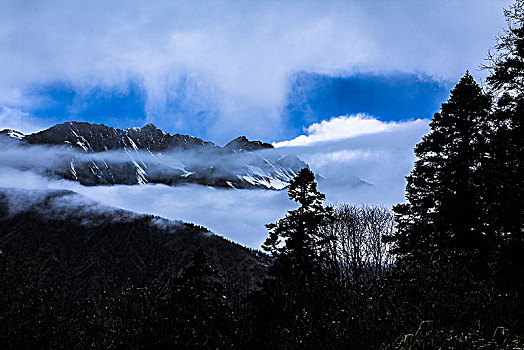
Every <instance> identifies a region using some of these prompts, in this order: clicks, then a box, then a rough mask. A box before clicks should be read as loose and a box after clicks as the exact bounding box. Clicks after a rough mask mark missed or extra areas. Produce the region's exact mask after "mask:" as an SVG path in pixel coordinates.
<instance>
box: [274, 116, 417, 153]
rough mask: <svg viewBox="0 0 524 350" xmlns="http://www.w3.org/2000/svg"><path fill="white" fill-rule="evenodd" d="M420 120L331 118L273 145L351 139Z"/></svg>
mask: <svg viewBox="0 0 524 350" xmlns="http://www.w3.org/2000/svg"><path fill="white" fill-rule="evenodd" d="M421 122H423V121H421V120H420V119H418V120H415V121H408V122H383V121H380V120H378V119H375V118H373V117H371V116H367V115H365V114H357V115H350V116H341V117H333V118H331V119H330V120H323V121H322V122H320V123H314V124H311V125H310V126H309V127H308V128H307V129H306V130H305V131H306V134H307V135H300V136H298V137H296V138H294V139H293V140H289V141H282V142H276V143H273V146H275V147H286V146H303V145H307V144H309V143H312V142H319V141H331V140H339V139H346V138H351V137H355V136H359V135H365V134H374V133H377V132H384V131H391V130H393V129H395V128H404V127H406V125H409V124H420V123H421Z"/></svg>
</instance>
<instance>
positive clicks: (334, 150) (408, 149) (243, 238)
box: [0, 117, 429, 248]
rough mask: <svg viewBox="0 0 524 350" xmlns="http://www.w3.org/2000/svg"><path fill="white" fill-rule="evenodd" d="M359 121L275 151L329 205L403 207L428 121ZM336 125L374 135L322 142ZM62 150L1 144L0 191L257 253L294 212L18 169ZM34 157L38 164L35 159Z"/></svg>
mask: <svg viewBox="0 0 524 350" xmlns="http://www.w3.org/2000/svg"><path fill="white" fill-rule="evenodd" d="M359 120H360V119H351V118H350V117H340V118H334V119H333V120H332V121H331V123H332V124H330V123H329V122H327V123H324V124H323V125H324V127H323V128H313V129H312V130H317V129H318V130H324V132H325V133H324V136H325V137H324V139H323V140H324V141H316V142H309V143H307V144H302V145H298V146H289V147H281V148H279V150H278V151H279V152H280V153H282V154H296V155H297V156H299V157H300V158H301V159H303V160H304V161H306V162H307V163H308V164H309V165H310V167H311V168H312V170H313V171H314V172H315V173H316V174H318V175H320V176H319V178H318V182H319V189H320V191H322V192H324V193H325V194H326V199H327V202H328V203H336V202H338V203H340V202H345V203H352V204H359V203H360V204H380V205H387V206H390V205H393V204H395V203H399V202H403V200H404V187H405V179H404V177H405V176H406V175H407V174H408V173H409V171H410V170H411V168H412V167H413V161H414V159H415V157H414V154H413V147H414V146H415V144H416V143H417V142H419V141H420V139H421V137H422V136H423V135H424V134H425V133H427V131H428V129H429V128H428V123H429V121H428V120H416V121H410V122H404V123H400V122H399V123H394V124H391V123H383V122H380V121H377V120H373V119H372V118H370V117H366V118H365V119H361V120H360V121H359ZM341 123H347V125H353V124H355V123H362V125H363V126H367V125H371V129H367V130H368V131H369V130H373V133H369V132H362V130H364V131H366V130H365V128H359V129H358V130H360V131H361V132H360V133H359V134H353V136H352V137H349V138H348V137H346V138H340V137H339V136H340V135H339V134H336V133H335V134H333V135H331V139H329V140H326V138H327V135H328V133H327V132H328V131H329V130H331V126H332V125H336V126H338V127H339V128H342V129H344V126H343V125H339V124H341ZM377 125H378V127H377ZM326 130H327V131H326ZM65 151H66V150H65V149H63V148H50V147H41V146H37V147H36V148H35V147H20V148H15V149H13V150H8V149H6V148H2V147H1V145H0V187H17V188H30V189H67V190H72V191H75V192H78V193H80V194H82V195H84V196H86V197H88V198H90V199H92V200H95V201H98V202H102V203H104V204H106V205H111V206H114V207H117V208H123V209H127V210H132V211H135V212H138V213H148V214H154V215H159V216H162V217H166V218H169V219H174V220H183V221H187V222H193V223H196V224H199V225H203V226H206V227H207V228H209V229H210V230H212V231H213V232H215V233H217V234H220V235H223V236H225V237H227V238H230V239H233V240H235V241H237V242H239V243H241V244H245V245H248V246H250V247H254V248H259V247H260V244H261V243H262V242H263V241H264V239H265V238H266V236H267V231H266V229H265V227H264V225H265V224H267V223H271V222H275V221H276V220H278V219H279V218H281V217H283V216H284V215H285V213H286V211H287V210H290V209H292V208H294V207H295V206H296V205H295V203H293V202H290V201H289V199H288V197H287V193H286V191H280V192H277V191H264V190H224V189H216V188H211V187H206V186H180V187H169V186H165V185H151V184H149V185H135V186H95V187H86V186H82V185H80V184H78V183H75V182H69V181H65V180H52V179H49V178H46V177H43V176H42V175H38V174H36V173H35V172H33V171H29V170H26V171H22V170H21V169H32V168H35V167H39V166H42V164H46V165H50V164H53V162H60V161H62V160H61V159H60V158H63V154H64V153H63V152H65ZM36 153H37V154H39V157H35V154H36ZM115 156H118V154H117V153H111V152H109V153H108V154H106V155H104V154H99V155H98V157H101V158H100V159H109V158H111V157H115ZM104 157H105V158H104ZM108 157H109V158H108ZM56 158H58V159H56ZM111 159H112V158H111ZM168 160H169V159H167V158H166V161H168ZM173 161H174V160H173Z"/></svg>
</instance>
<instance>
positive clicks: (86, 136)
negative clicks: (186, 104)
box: [0, 122, 307, 190]
mask: <svg viewBox="0 0 524 350" xmlns="http://www.w3.org/2000/svg"><path fill="white" fill-rule="evenodd" d="M0 136H3V137H2V139H3V141H4V142H6V140H7V141H8V142H7V143H8V144H9V145H14V146H15V147H21V148H24V147H28V146H33V147H39V146H44V147H59V148H60V149H61V156H60V158H61V159H60V161H59V162H58V165H56V164H54V165H53V166H46V165H43V166H42V167H41V169H33V170H35V171H37V172H39V173H42V174H45V175H47V176H53V177H58V178H63V179H67V180H72V181H78V182H80V183H82V184H84V185H89V186H94V185H112V184H124V185H133V184H145V183H162V184H167V185H173V186H174V185H181V184H189V183H193V184H200V185H206V186H213V187H226V188H228V187H229V188H263V189H273V190H281V189H283V188H285V187H287V185H288V184H289V182H290V181H291V180H292V179H293V177H294V176H295V175H296V173H297V172H298V171H299V170H300V169H301V168H303V167H307V164H305V163H304V162H302V161H301V160H300V159H299V158H297V157H296V156H291V155H281V154H280V153H279V152H278V151H277V150H276V149H275V148H274V147H273V146H272V145H271V144H268V143H264V142H260V141H250V140H248V139H247V138H246V137H245V136H240V137H238V138H236V139H234V140H232V141H231V142H229V143H228V144H227V145H225V146H224V147H220V146H218V145H216V144H214V143H212V142H206V141H203V140H201V139H199V138H197V137H193V136H189V135H180V134H174V135H171V134H169V133H165V132H164V131H162V130H160V129H158V128H157V127H156V126H154V125H153V124H148V125H145V126H144V127H141V128H128V129H116V128H113V127H108V126H105V125H103V124H91V123H86V122H68V123H63V124H57V125H55V126H53V127H51V128H49V129H46V130H43V131H40V132H37V133H34V134H29V135H24V134H22V133H20V132H18V131H15V130H11V129H5V130H2V131H0ZM64 150H69V151H70V152H69V153H67V152H65V153H66V154H65V156H64ZM25 170H27V169H25Z"/></svg>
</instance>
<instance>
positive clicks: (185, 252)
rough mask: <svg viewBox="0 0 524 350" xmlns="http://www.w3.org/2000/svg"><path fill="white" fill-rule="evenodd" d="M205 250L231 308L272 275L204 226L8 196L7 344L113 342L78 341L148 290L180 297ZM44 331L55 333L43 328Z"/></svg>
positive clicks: (54, 195) (49, 198) (2, 245)
mask: <svg viewBox="0 0 524 350" xmlns="http://www.w3.org/2000/svg"><path fill="white" fill-rule="evenodd" d="M197 251H200V252H202V253H203V254H205V256H206V259H208V260H207V261H208V264H209V267H210V269H212V271H216V277H215V279H216V283H219V284H220V285H221V286H222V289H223V291H222V292H221V293H223V294H222V296H221V298H224V299H223V300H224V302H226V304H227V307H236V305H235V303H238V302H239V301H240V300H242V299H243V298H244V297H245V295H247V293H249V291H250V290H252V289H253V288H254V287H255V286H256V284H257V282H259V281H261V279H262V278H263V277H264V275H265V271H266V266H267V265H266V264H267V263H266V262H265V261H264V258H263V256H260V257H257V256H256V255H255V254H254V253H252V252H251V251H250V250H249V249H246V248H244V247H242V246H240V245H237V244H234V243H231V242H229V241H227V240H224V239H222V238H220V237H217V236H215V235H213V234H212V233H210V232H209V231H208V230H206V229H205V228H203V227H199V226H195V225H192V224H185V223H182V222H172V221H168V220H165V219H160V218H156V217H152V216H146V215H137V214H134V213H131V212H126V211H123V210H116V209H113V208H109V207H103V206H101V205H98V204H96V203H94V202H91V201H89V200H87V199H85V198H83V197H81V196H79V195H78V194H75V193H73V192H69V191H33V190H19V189H1V190H0V272H1V273H0V279H1V283H0V296H1V297H0V300H1V301H0V303H1V304H2V307H1V310H2V313H1V314H0V328H1V329H2V330H3V332H2V336H0V344H3V345H4V346H8V347H11V348H19V347H20V348H33V347H34V346H35V344H39V347H55V346H58V347H66V348H67V347H69V346H72V343H70V342H74V341H78V342H84V341H87V340H86V339H90V340H89V341H93V339H94V338H96V337H98V336H104V335H102V334H98V335H97V333H96V330H94V329H93V332H94V333H91V334H89V335H86V337H88V338H86V339H79V338H78V339H77V337H80V333H82V332H87V330H82V329H80V328H89V327H95V328H96V327H99V326H102V325H101V324H99V322H108V317H109V316H108V315H105V316H101V315H99V317H101V318H98V319H85V317H88V318H89V317H91V316H89V315H94V314H96V313H97V312H101V310H99V309H98V307H99V306H100V305H101V303H102V304H103V305H104V310H106V309H105V307H106V306H107V307H109V306H108V305H111V307H117V305H119V304H118V302H117V301H116V300H119V302H125V301H123V300H121V299H119V298H122V297H124V298H127V297H128V295H127V294H126V293H135V292H140V291H144V288H146V290H150V291H151V292H150V293H152V294H149V295H150V296H151V297H153V294H154V295H156V297H158V298H167V297H169V296H171V293H170V292H168V290H170V289H172V288H175V287H173V286H174V285H178V284H179V279H180V278H181V276H182V273H183V271H184V270H185V269H186V268H188V267H189V266H191V264H192V263H191V262H192V258H193V256H194V255H195V253H196V252H197ZM126 291H127V292H126ZM122 293H124V294H122ZM133 295H134V294H133ZM134 306H136V305H134ZM136 307H138V308H140V307H141V306H136ZM113 311H114V312H117V311H116V310H113ZM142 311H146V310H142ZM25 312H27V314H24V313H25ZM118 312H123V311H122V310H120V309H119V311H118ZM113 316H114V315H113ZM131 316H132V315H127V316H126V317H131ZM188 317H189V316H188ZM111 319H112V320H113V321H114V319H113V318H111ZM42 323H45V325H42V326H43V327H49V329H47V328H46V329H42V330H40V331H39V330H38V329H37V328H35V327H37V326H38V325H39V324H42ZM135 326H137V325H135ZM64 327H65V328H64ZM75 327H79V328H75ZM103 328H104V332H106V331H108V330H109V329H106V328H105V326H104V327H103ZM63 332H65V333H63ZM30 333H31V334H34V336H35V337H37V338H38V339H33V338H32V337H31V336H29V337H28V335H30ZM64 337H65V338H64ZM46 342H47V343H46ZM61 342H65V343H61ZM84 345H86V344H84ZM84 345H83V346H84ZM2 347H3V346H2ZM3 348H5V347H3Z"/></svg>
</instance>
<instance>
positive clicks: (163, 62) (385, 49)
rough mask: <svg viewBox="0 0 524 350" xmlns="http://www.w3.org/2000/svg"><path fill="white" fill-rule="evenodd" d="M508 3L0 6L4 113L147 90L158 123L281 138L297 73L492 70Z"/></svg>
mask: <svg viewBox="0 0 524 350" xmlns="http://www.w3.org/2000/svg"><path fill="white" fill-rule="evenodd" d="M509 3H511V1H510V0H501V1H493V0H464V1H440V0H438V1H437V0H434V1H433V0H429V1H423V2H422V1H402V2H386V1H357V0H354V1H333V2H314V1H300V2H291V1H289V2H288V1H284V2H277V1H213V2H207V1H206V2H202V1H162V2H154V3H151V2H145V1H135V0H127V1H118V2H109V3H108V2H107V1H89V2H71V1H65V0H57V1H48V2H20V1H16V0H7V1H2V2H1V3H0V105H4V106H8V107H11V108H16V109H19V110H21V111H31V110H34V109H35V108H36V107H37V106H38V105H40V106H42V105H44V106H45V105H49V104H53V103H54V102H53V101H52V100H49V98H47V97H46V96H45V95H39V94H37V93H36V91H37V90H38V88H41V87H42V86H48V85H49V84H54V83H57V82H58V83H64V84H67V85H68V86H71V88H73V89H74V90H75V91H77V92H78V93H79V94H80V95H81V94H82V93H85V94H89V92H90V91H92V90H93V89H106V90H108V91H112V92H115V91H116V92H117V93H118V92H120V93H125V92H126V91H127V90H128V89H129V86H130V84H131V85H132V84H139V85H140V86H141V87H143V89H144V93H145V96H146V101H145V110H146V116H147V119H148V121H151V122H158V123H160V124H161V125H162V126H163V127H165V128H167V129H168V131H174V130H180V129H184V128H186V129H187V128H188V125H190V126H191V125H192V126H195V125H197V124H201V125H206V131H205V132H206V135H207V136H208V137H209V138H211V139H214V140H217V141H220V140H225V139H227V138H231V137H232V136H237V135H238V134H247V135H248V136H250V137H252V138H264V139H273V140H274V139H278V138H279V137H280V136H281V133H282V126H283V125H284V121H283V120H282V119H281V115H282V113H281V112H282V108H283V106H284V105H285V102H286V101H285V98H286V93H287V91H288V89H289V86H288V83H289V77H290V76H292V75H293V74H295V73H297V72H314V73H319V74H326V75H330V76H350V75H351V74H354V73H356V72H370V73H377V74H385V73H388V72H405V73H415V74H421V75H424V76H429V77H432V78H434V79H437V80H438V79H444V80H451V81H455V80H456V79H457V78H458V77H459V76H461V75H462V74H463V72H464V71H465V70H466V69H472V70H475V67H477V66H478V64H479V63H482V60H483V58H484V57H485V55H486V52H487V50H488V48H489V47H490V46H492V45H493V43H494V37H495V36H496V34H497V33H498V32H500V31H501V30H502V28H503V26H504V22H503V16H502V7H505V6H506V7H507V5H508V4H509ZM189 111H190V112H191V113H188V112H189ZM362 112H365V111H362ZM188 114H190V115H191V116H192V117H191V118H188ZM325 117H329V116H325ZM190 119H196V120H190ZM231 130H234V133H235V135H231V133H232V131H231Z"/></svg>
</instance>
